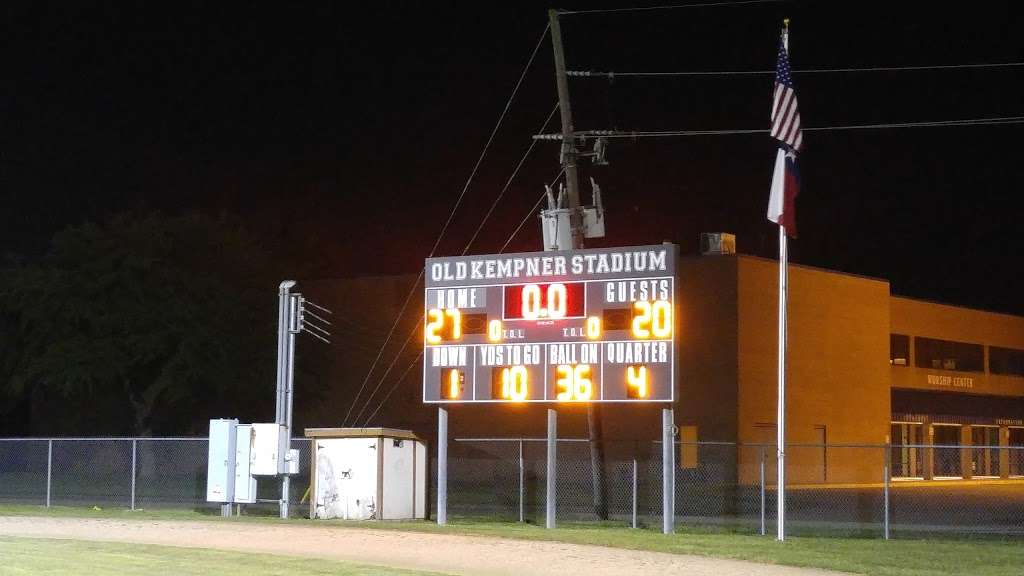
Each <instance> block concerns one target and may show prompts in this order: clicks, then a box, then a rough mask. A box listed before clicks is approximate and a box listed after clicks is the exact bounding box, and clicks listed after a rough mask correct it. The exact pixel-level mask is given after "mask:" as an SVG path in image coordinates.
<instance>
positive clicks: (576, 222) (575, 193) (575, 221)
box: [548, 9, 583, 249]
mask: <svg viewBox="0 0 1024 576" xmlns="http://www.w3.org/2000/svg"><path fill="white" fill-rule="evenodd" d="M548 20H549V21H550V22H551V43H552V45H553V46H554V49H555V50H554V52H555V84H556V86H558V108H559V112H560V113H561V116H562V165H563V166H565V186H566V188H567V189H568V193H569V206H568V208H569V210H570V211H571V212H570V216H569V218H570V220H569V222H570V226H571V230H572V247H573V249H579V248H583V215H582V214H581V213H580V182H579V174H577V171H576V133H575V129H574V128H573V125H572V106H571V105H570V104H569V78H568V77H567V76H566V74H565V52H564V51H563V50H562V26H561V24H559V22H558V11H557V10H553V9H552V10H548Z"/></svg>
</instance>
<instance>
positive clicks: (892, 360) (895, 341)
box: [889, 334, 910, 366]
mask: <svg viewBox="0 0 1024 576" xmlns="http://www.w3.org/2000/svg"><path fill="white" fill-rule="evenodd" d="M889 364H892V365H893V366H909V365H910V336H907V335H906V334H889Z"/></svg>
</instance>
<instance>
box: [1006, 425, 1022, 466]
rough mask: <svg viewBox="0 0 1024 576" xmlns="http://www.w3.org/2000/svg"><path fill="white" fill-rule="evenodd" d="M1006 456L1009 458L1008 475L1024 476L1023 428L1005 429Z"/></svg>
mask: <svg viewBox="0 0 1024 576" xmlns="http://www.w3.org/2000/svg"><path fill="white" fill-rule="evenodd" d="M1006 436H1007V442H1006V443H1007V445H1008V446H1009V447H1010V448H1009V450H1007V452H1008V454H1007V456H1008V457H1009V459H1010V476H1024V428H1012V427H1011V428H1010V429H1009V430H1007V431H1006Z"/></svg>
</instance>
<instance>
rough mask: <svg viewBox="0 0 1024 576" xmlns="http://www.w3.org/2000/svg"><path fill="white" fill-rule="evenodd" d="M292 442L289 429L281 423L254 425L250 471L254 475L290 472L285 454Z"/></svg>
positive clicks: (275, 474)
mask: <svg viewBox="0 0 1024 576" xmlns="http://www.w3.org/2000/svg"><path fill="white" fill-rule="evenodd" d="M290 444H291V442H290V441H289V438H288V429H287V428H285V427H284V426H282V425H280V424H253V425H252V458H251V462H252V465H251V468H250V470H249V472H250V473H251V474H252V475H254V476H277V475H278V474H286V473H287V472H288V470H287V467H286V464H285V456H286V455H287V452H288V448H289V445H290Z"/></svg>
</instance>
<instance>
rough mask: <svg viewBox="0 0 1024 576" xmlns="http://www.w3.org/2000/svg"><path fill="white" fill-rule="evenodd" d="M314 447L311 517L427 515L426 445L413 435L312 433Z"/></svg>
mask: <svg viewBox="0 0 1024 576" xmlns="http://www.w3.org/2000/svg"><path fill="white" fill-rule="evenodd" d="M305 436H306V437H307V438H310V439H311V440H312V443H313V454H312V458H311V462H312V469H311V470H310V481H311V482H312V486H311V487H310V491H309V493H310V499H309V517H310V518H341V519H345V520H409V519H413V518H426V516H427V506H426V500H427V445H426V442H424V441H423V439H422V438H420V437H418V436H416V435H415V434H413V433H412V432H411V431H408V430H395V429H392V428H307V429H306V431H305Z"/></svg>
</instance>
